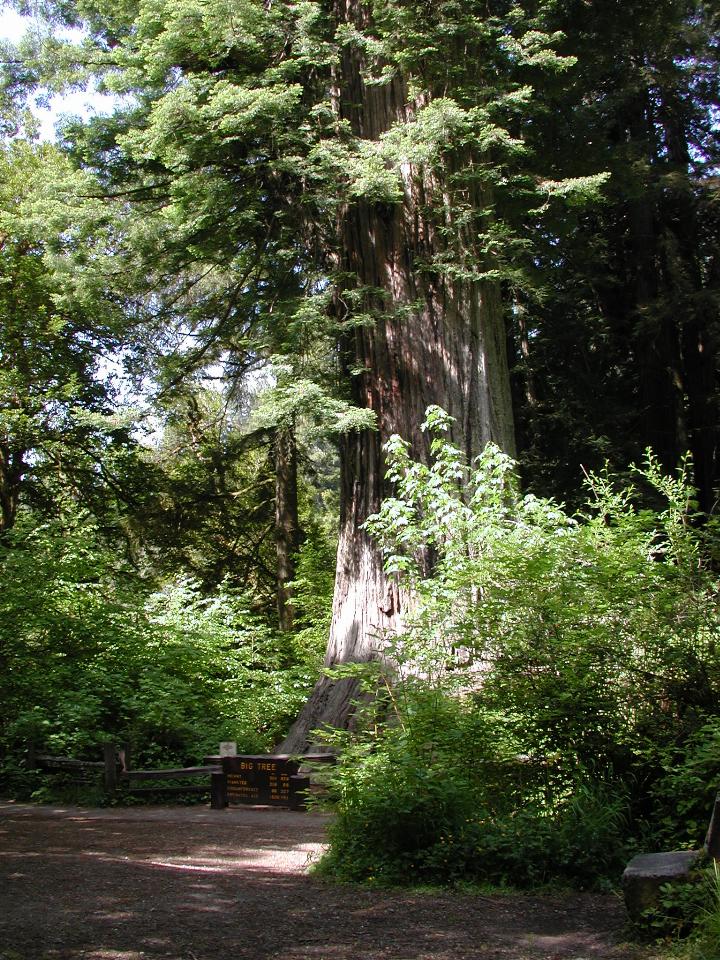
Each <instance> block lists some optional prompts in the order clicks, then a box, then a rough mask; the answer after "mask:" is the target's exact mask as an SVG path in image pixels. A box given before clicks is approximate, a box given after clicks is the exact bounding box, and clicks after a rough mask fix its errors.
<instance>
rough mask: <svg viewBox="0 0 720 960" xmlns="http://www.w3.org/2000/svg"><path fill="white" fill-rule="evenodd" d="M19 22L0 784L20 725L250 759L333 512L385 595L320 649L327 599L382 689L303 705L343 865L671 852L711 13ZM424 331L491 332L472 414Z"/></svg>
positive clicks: (681, 773)
mask: <svg viewBox="0 0 720 960" xmlns="http://www.w3.org/2000/svg"><path fill="white" fill-rule="evenodd" d="M19 9H20V10H21V11H22V10H23V9H24V8H23V7H22V5H20V6H19ZM35 12H36V15H38V16H42V17H44V18H45V19H44V20H42V23H43V24H44V25H42V26H38V24H39V23H41V20H39V19H36V20H35V21H34V27H33V29H32V30H31V31H30V33H29V34H28V36H27V37H26V39H25V40H24V41H22V42H21V43H20V44H19V45H17V46H16V47H11V46H10V45H5V49H4V52H3V64H4V66H3V70H4V73H3V76H4V86H3V101H2V104H3V112H2V124H3V142H2V152H1V156H0V163H1V165H2V171H1V173H0V507H1V508H2V513H1V520H0V575H1V577H2V592H1V593H0V668H1V669H0V694H1V696H2V702H3V715H2V720H1V721H0V752H1V754H2V760H1V763H2V768H1V770H2V773H1V775H2V783H3V789H4V790H5V791H6V792H8V793H14V794H15V795H18V796H21V795H34V796H36V797H42V796H44V795H46V794H44V793H43V790H44V789H46V788H45V787H43V786H42V785H41V784H40V782H39V781H37V780H36V779H35V776H36V775H35V774H33V773H32V772H30V771H29V770H28V769H27V766H26V759H27V751H28V747H29V745H30V744H32V743H34V744H37V745H42V746H43V747H44V748H46V749H48V750H51V751H52V752H56V753H61V754H62V753H67V754H69V755H74V756H85V757H88V758H92V759H94V758H95V757H96V755H97V753H98V750H99V746H100V744H102V743H103V742H105V741H108V740H115V741H131V742H132V743H133V750H134V755H135V757H136V761H137V763H138V765H140V764H146V765H151V764H157V765H162V764H172V763H176V762H180V763H189V762H193V761H196V760H198V759H199V758H201V757H202V756H203V755H204V754H205V753H208V752H214V750H215V749H216V745H217V742H218V741H219V740H236V741H237V742H238V748H239V749H240V750H241V751H244V752H258V751H265V750H269V749H271V748H272V747H273V745H274V744H276V743H278V742H279V741H280V740H281V739H282V737H283V736H284V735H285V734H286V733H287V730H288V728H289V726H290V724H291V722H292V720H293V719H294V718H295V717H296V716H297V715H298V713H299V712H300V710H301V708H302V706H303V704H304V703H305V702H306V700H307V698H308V697H309V696H311V691H312V690H313V688H315V690H317V689H318V687H316V686H315V685H316V683H317V682H318V678H319V677H320V674H321V668H322V663H323V657H324V656H325V655H326V645H327V642H328V635H329V632H330V630H331V619H333V613H332V611H333V583H334V582H335V571H336V552H337V546H338V535H339V532H340V530H341V526H342V529H344V530H346V529H348V527H347V523H348V516H349V515H350V512H349V511H350V507H349V506H348V505H349V504H353V510H356V514H353V516H356V515H357V516H359V517H360V518H361V520H363V521H364V520H365V519H366V517H367V515H368V514H371V513H372V514H375V515H376V516H377V515H379V517H380V519H379V520H377V519H376V520H374V521H373V520H370V522H369V524H367V525H366V524H364V523H360V522H358V523H357V524H356V527H355V528H354V529H355V533H356V536H357V538H359V539H360V538H368V537H370V538H371V539H372V543H373V544H374V545H375V546H374V547H373V549H374V550H375V551H376V552H377V556H378V557H380V556H381V555H382V556H383V557H384V559H385V562H386V563H385V573H384V574H383V575H382V576H383V577H387V578H388V581H387V582H388V583H391V584H392V585H393V590H396V592H397V596H399V597H405V598H407V597H412V601H411V602H410V603H407V607H406V615H405V619H404V625H403V630H402V633H401V634H400V635H399V636H394V635H393V634H392V633H391V632H388V633H387V634H386V635H382V636H377V635H376V636H373V637H372V640H373V643H374V644H375V647H374V653H375V654H376V656H375V657H374V658H373V657H369V656H367V655H366V651H365V648H363V652H362V655H357V656H356V655H354V653H353V649H350V648H347V649H346V648H342V647H338V639H337V629H338V628H337V624H338V623H339V622H340V619H341V618H340V616H339V614H338V607H337V604H338V595H339V594H338V593H336V609H335V617H334V619H333V623H334V624H335V626H334V627H333V630H334V631H335V633H334V634H333V635H334V636H335V641H334V643H335V646H334V647H333V646H331V650H335V651H337V650H341V653H340V654H339V655H335V654H333V655H331V654H330V653H328V655H327V657H326V666H330V667H332V668H335V670H336V673H335V676H334V678H333V679H332V681H331V682H332V683H343V682H351V683H352V689H353V690H354V691H357V690H362V689H366V690H368V691H372V692H373V694H374V696H373V698H372V699H371V701H370V702H371V703H372V704H373V706H369V707H367V709H366V711H365V712H364V713H363V712H361V713H360V714H356V715H355V718H354V722H353V726H352V732H351V733H348V732H347V731H339V732H337V733H335V734H327V735H326V739H327V740H328V742H330V743H331V744H332V745H334V746H336V747H339V748H341V756H342V758H343V759H342V760H341V762H340V763H339V764H338V766H337V767H336V768H335V772H334V773H333V775H332V776H333V778H334V779H333V781H332V783H331V784H330V785H329V790H330V796H331V798H333V800H334V802H335V804H336V809H337V811H338V819H337V821H336V823H337V826H336V828H335V834H334V837H333V849H332V855H331V858H330V861H328V862H329V863H330V864H331V868H332V869H333V870H334V871H335V873H336V874H339V875H341V876H346V877H349V878H351V879H367V878H368V877H380V878H384V879H386V880H389V881H392V882H395V881H397V880H406V879H408V878H409V879H413V880H420V881H424V880H437V879H440V880H443V881H447V880H456V879H458V878H468V877H469V878H475V879H486V880H487V879H491V880H493V881H498V882H512V883H519V884H534V883H542V882H545V881H547V880H550V879H553V878H558V877H560V878H562V879H565V880H570V881H571V882H574V883H578V884H585V885H588V884H593V883H597V882H603V878H608V877H612V876H614V875H615V873H616V872H617V869H618V866H619V865H620V864H621V863H622V862H623V861H624V858H625V857H626V856H627V854H628V851H631V850H632V849H634V848H637V847H638V846H640V845H645V846H655V847H657V846H662V845H667V844H675V845H677V844H692V843H697V842H698V839H699V838H700V836H701V834H702V833H703V832H704V829H705V826H706V814H707V813H709V810H710V806H711V800H712V797H713V795H714V792H715V791H716V790H717V787H718V784H719V781H720V752H719V745H720V713H719V712H718V702H719V700H718V693H719V692H720V691H719V685H720V654H718V649H717V641H718V610H717V554H718V540H717V523H716V513H717V510H716V496H717V486H718V457H717V439H718V438H717V433H718V415H717V414H718V357H717V344H718V298H719V292H720V245H719V244H720V194H719V192H718V184H719V183H720V181H719V180H718V162H719V157H718V129H719V128H718V112H717V111H718V75H717V52H718V30H717V28H718V14H717V12H716V11H715V9H714V7H713V5H711V4H705V3H701V2H694V0H693V2H680V0H659V2H655V3H647V2H635V0H631V2H623V3H606V4H602V5H598V4H589V3H586V2H583V0H560V2H556V0H552V2H551V0H536V2H530V0H528V2H525V0H523V2H519V3H510V2H508V3H504V2H499V3H494V2H493V3H483V4H479V3H477V4H476V3H463V4H460V3H454V2H441V3H435V4H432V5H430V4H427V3H424V2H420V0H402V2H396V3H385V2H380V0H378V2H373V3H367V4H360V3H355V2H347V3H339V2H338V3H324V2H322V3H321V2H301V3H277V2H273V3H265V4H262V3H257V2H254V0H242V2H237V3H234V4H226V3H224V2H223V0H213V2H212V3H197V2H194V0H182V2H175V3H163V2H160V0H152V2H145V3H141V4H135V3H133V2H127V3H122V4H114V5H109V4H107V3H105V2H103V0H95V2H92V0H83V2H69V3H53V2H48V3H47V4H45V5H43V6H42V9H40V8H38V9H36V11H35ZM80 27H82V30H83V32H82V33H75V34H67V33H65V34H63V33H62V32H59V31H60V30H61V28H80ZM348 78H350V79H352V80H353V83H355V85H356V86H355V87H353V88H352V89H350V85H349V80H348ZM88 83H94V84H97V85H98V89H101V90H105V91H110V92H113V93H114V94H116V95H117V97H118V100H117V110H116V111H115V113H114V114H113V115H112V116H108V117H101V116H98V117H94V118H91V119H89V120H88V119H84V120H83V119H77V118H76V119H73V118H68V119H67V120H66V121H65V122H64V123H63V124H62V125H61V128H60V131H59V138H58V142H57V144H54V145H47V144H39V143H38V142H37V141H36V139H35V138H34V134H33V120H32V117H31V115H30V114H29V112H28V103H29V99H30V98H32V97H35V96H38V95H42V91H47V90H62V89H67V88H69V87H72V86H77V85H82V84H88ZM373 109H375V110H376V111H377V112H376V113H373V112H372V110H373ZM383 111H384V114H383ZM380 116H383V123H382V124H380V122H379V120H378V119H377V118H379V117H380ZM373 124H375V126H374V125H373ZM410 213H412V217H411V216H410V215H409V214H410ZM398 237H399V238H400V239H399V240H398ZM368 238H372V244H369V240H368ZM356 241H357V246H355V243H356ZM370 246H371V247H372V250H373V253H372V257H374V258H376V259H377V262H374V261H373V270H370V268H369V266H368V264H369V262H370V260H371V254H370V252H369V248H370ZM384 267H387V271H386V272H383V270H384ZM373 271H374V272H373ZM388 278H389V279H388ZM408 278H410V279H409V280H408ZM401 279H402V282H400V281H401ZM403 284H404V285H403ZM476 294H478V297H477V303H479V304H480V306H479V307H478V310H479V312H480V315H481V320H480V321H478V323H480V326H478V327H476V326H474V324H475V320H474V319H472V320H471V319H469V318H470V317H471V312H469V311H470V308H469V307H468V306H467V305H468V304H472V303H475V302H476V300H474V299H473V297H475V295H476ZM438 305H441V306H438ZM465 308H467V309H466V310H465V312H463V310H464V309H465ZM433 311H434V312H433ZM472 316H473V317H474V314H473V315H472ZM453 324H455V325H456V327H457V329H459V330H460V331H461V333H460V334H458V336H459V337H460V339H459V341H458V342H460V343H461V347H460V348H459V353H458V355H459V356H465V355H466V353H467V351H471V350H474V349H475V346H474V344H475V341H476V340H481V339H482V337H483V336H485V337H486V339H487V340H488V341H490V340H491V339H492V337H491V336H490V334H489V333H488V331H489V330H492V331H494V333H493V334H492V336H494V337H495V340H496V341H497V342H496V343H495V348H496V354H495V356H496V357H499V356H502V365H503V369H504V364H505V363H506V364H507V396H506V397H505V394H503V393H502V390H501V389H500V388H498V389H497V390H495V387H493V386H492V384H490V386H489V388H488V396H489V397H490V407H491V408H493V409H491V415H489V422H491V427H490V428H489V434H488V435H487V436H485V435H483V433H482V430H480V431H479V432H478V431H477V430H475V433H474V434H473V437H474V439H472V441H471V438H470V435H471V433H472V430H471V429H470V427H471V426H472V421H473V418H474V417H475V411H474V410H472V409H470V410H469V411H468V409H467V404H465V406H463V403H465V401H464V400H462V398H461V400H462V402H461V400H458V399H457V395H456V394H455V393H453V389H452V387H451V386H450V387H448V389H447V399H448V405H449V407H453V404H454V405H455V406H454V407H453V409H451V410H450V413H451V414H452V417H451V418H449V419H448V418H446V417H445V414H444V413H443V412H442V411H441V410H440V409H439V408H440V407H442V406H443V403H441V402H440V401H441V400H442V399H443V398H442V397H436V396H435V394H433V393H432V390H433V389H434V386H433V385H432V384H430V386H429V387H427V390H425V387H423V388H422V389H420V388H419V387H418V383H420V382H421V381H422V376H421V374H422V371H420V373H418V372H417V370H416V371H415V375H416V377H417V379H416V380H415V381H414V380H412V378H411V377H410V374H409V373H408V371H409V370H411V368H412V367H413V363H412V361H413V342H415V344H416V345H417V350H418V356H419V355H420V354H419V351H420V344H421V342H424V341H423V337H422V331H425V330H430V329H434V327H433V325H435V326H439V327H444V328H446V329H447V330H450V328H451V327H452V325H453ZM483 324H485V326H483ZM423 325H424V326H423ZM378 331H383V337H384V338H385V339H384V340H382V341H381V336H380V333H379V332H378ZM463 331H465V332H467V331H472V337H471V338H470V339H469V340H468V341H467V344H465V345H462V344H463V343H464V341H463V340H462V337H463V336H464V335H465V334H464V333H463ZM391 333H392V334H393V335H394V336H396V338H397V339H396V340H395V341H393V342H395V343H396V345H397V344H399V346H396V347H395V348H393V349H396V351H398V352H399V353H401V354H402V356H401V357H400V359H398V358H397V357H394V356H393V354H392V349H390V348H388V350H387V352H388V357H389V358H390V359H388V360H387V361H386V366H383V365H382V363H383V362H382V360H381V353H382V351H381V349H380V345H381V342H382V343H383V344H387V343H391V341H392V338H391V336H390V334H391ZM473 337H474V338H475V339H474V340H473V339H472V338H473ZM414 338H415V339H414ZM498 344H499V345H498ZM391 345H392V343H391ZM448 349H449V348H448ZM472 355H473V356H475V354H474V353H473V354H472ZM448 356H450V354H449V353H448ZM393 364H394V366H393ZM416 366H417V365H416ZM450 367H451V364H450V363H449V362H448V364H446V370H447V371H450ZM393 371H394V372H393ZM397 371H400V373H401V374H402V375H403V376H406V377H407V378H406V379H405V380H403V379H402V377H401V376H400V374H397ZM396 374H397V376H395V375H396ZM394 376H395V379H393V377H394ZM447 376H448V379H451V378H450V372H448V374H447ZM483 376H484V377H486V378H488V380H491V379H492V377H491V376H490V374H489V373H488V371H487V370H486V369H485V368H484V367H483V364H482V362H480V361H478V362H477V364H476V365H475V366H474V367H473V372H472V377H476V378H480V379H482V377H483ZM398 377H399V379H398ZM472 377H471V379H472ZM431 379H432V378H431V377H430V375H428V377H427V378H426V380H427V381H428V382H429V381H430V380H431ZM425 386H427V384H426V385H425ZM469 395H472V394H469ZM502 397H505V399H502ZM409 398H412V403H410V402H409ZM499 398H500V399H499ZM428 399H429V400H431V401H433V402H432V403H426V402H425V401H426V400H428ZM493 405H494V407H493ZM426 406H429V414H428V416H429V419H428V421H427V423H426V425H425V429H424V430H422V431H421V428H420V425H421V422H422V420H423V417H424V416H425V408H426ZM399 410H401V414H400V413H398V411H399ZM463 410H464V411H465V413H466V414H467V424H466V423H465V422H464V420H463V414H461V411H463ZM493 418H495V419H493ZM404 424H407V425H408V426H407V430H400V432H401V433H403V437H404V440H405V441H407V444H405V443H403V442H401V441H400V440H398V439H397V438H395V439H390V435H391V434H394V433H397V432H398V430H399V429H400V426H399V425H404ZM497 424H500V426H499V427H497ZM513 424H514V428H513V427H512V425H513ZM508 425H510V426H508ZM479 437H480V438H481V439H483V443H482V444H481V445H480V446H482V447H484V440H486V439H493V440H495V441H496V443H497V444H498V446H493V445H490V446H488V447H486V448H485V450H484V452H483V453H482V456H481V459H480V460H479V461H477V460H475V459H474V458H475V457H476V455H477V454H479V453H480V446H479V445H478V438H479ZM388 440H389V441H390V446H389V447H387V446H385V453H384V454H383V455H382V458H381V455H380V452H379V451H380V444H381V442H382V444H387V442H388ZM501 448H502V449H501ZM648 450H650V451H651V452H650V453H648ZM633 464H635V465H639V466H637V467H635V466H633ZM388 469H389V471H390V472H389V477H388V479H387V480H384V479H383V476H384V474H385V472H386V471H387V470H388ZM353 471H354V472H353ZM371 474H372V476H371ZM370 480H372V481H373V483H374V486H373V487H372V492H371V494H368V496H367V497H366V500H365V501H363V503H362V509H361V507H360V506H358V504H360V500H359V499H357V497H356V493H354V492H353V490H355V487H353V484H355V483H356V482H357V483H365V482H366V481H367V482H368V483H369V482H370ZM368 489H369V488H368ZM353 497H356V499H355V500H353V499H352V498H353ZM381 501H382V503H381ZM363 509H365V513H364V514H362V510H363ZM358 511H359V512H358ZM341 542H342V541H341ZM343 549H344V548H342V547H341V554H340V560H339V561H338V582H339V583H341V584H342V590H343V591H345V594H347V583H346V582H345V581H347V579H348V578H350V579H352V577H353V576H355V575H356V574H348V573H347V571H348V570H351V569H352V570H356V568H357V569H359V566H358V564H359V561H358V559H357V557H358V556H359V554H357V555H355V556H353V555H352V554H351V553H345V554H343ZM343 556H345V558H346V562H345V563H344V565H343ZM347 558H350V559H347ZM351 561H352V562H351ZM353 564H355V566H353ZM343 570H344V571H345V574H344V577H345V581H343ZM369 579H372V577H369ZM379 582H380V580H378V583H379ZM383 582H384V581H383ZM380 593H381V591H379V590H378V591H377V596H376V594H374V593H373V594H372V595H371V594H368V595H367V597H371V599H372V602H373V603H375V604H376V606H377V605H380V606H382V604H383V603H385V602H386V600H384V599H382V598H381V597H380ZM345 594H344V595H345ZM393 597H396V594H393ZM373 598H374V599H373ZM365 602H366V603H370V602H371V600H369V599H367V598H366V601H365ZM390 602H391V601H390V600H388V601H387V603H390ZM392 602H393V603H395V602H396V600H392ZM383 609H384V608H383ZM393 613H395V611H393ZM365 639H366V638H365ZM363 642H365V640H364V641H363ZM358 649H359V648H357V649H355V654H357V653H358ZM382 652H384V656H385V658H387V657H389V658H390V660H389V661H388V660H387V659H381V660H380V661H379V662H375V663H369V664H368V663H366V662H365V661H368V660H372V659H375V660H377V654H379V653H382ZM356 661H363V663H361V664H360V665H359V666H358V665H355V666H353V665H352V664H353V663H355V662H356ZM388 662H391V663H392V664H394V666H393V669H392V670H388V669H386V666H387V663H388ZM348 663H349V664H350V666H348V665H347V664H348ZM312 696H314V694H312ZM388 718H389V719H388ZM528 838H531V841H530V840H529V839H528ZM519 849H522V851H523V853H522V857H520V856H518V850H519Z"/></svg>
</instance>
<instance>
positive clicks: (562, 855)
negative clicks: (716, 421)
mask: <svg viewBox="0 0 720 960" xmlns="http://www.w3.org/2000/svg"><path fill="white" fill-rule="evenodd" d="M448 425H449V421H448V418H447V415H446V414H444V412H443V411H441V410H439V409H437V408H434V409H432V408H431V409H430V410H429V411H428V417H427V421H426V423H425V425H424V429H427V430H429V431H430V432H431V435H432V445H431V446H432V454H433V462H432V463H431V464H430V465H424V464H421V463H418V462H416V461H414V460H412V459H411V457H410V455H409V450H408V446H407V444H406V443H405V442H404V441H402V440H401V439H400V438H398V437H394V438H393V439H392V440H391V441H390V443H389V444H388V445H387V456H388V475H389V477H390V478H391V479H392V480H393V481H394V483H395V486H396V496H395V497H394V498H391V499H389V500H386V501H385V502H384V503H383V505H382V507H381V509H380V512H379V513H378V515H377V516H376V517H374V518H371V520H370V521H368V526H369V528H370V529H371V531H372V532H373V534H374V535H375V537H376V538H377V539H378V540H379V542H380V543H381V545H382V547H383V550H384V552H385V555H386V568H387V570H388V572H389V573H391V574H392V575H394V576H395V577H397V579H398V581H399V584H400V586H401V589H403V590H404V591H405V595H406V597H407V609H408V611H409V612H408V614H407V619H406V629H405V632H404V633H403V634H402V635H401V636H399V637H396V638H385V639H384V640H383V639H382V638H379V644H380V649H381V651H382V654H383V657H384V665H383V666H382V668H380V672H379V674H378V675H376V676H375V679H374V680H373V677H372V676H371V675H368V676H367V677H366V680H365V682H366V683H371V685H374V687H375V688H376V689H378V690H381V691H384V694H383V698H382V699H384V702H385V704H386V706H387V707H388V713H387V715H386V716H385V717H383V716H382V715H378V714H377V712H376V713H375V714H374V715H373V716H368V718H367V722H366V725H365V727H364V728H363V729H362V730H360V731H359V732H357V733H355V734H353V735H345V736H344V738H340V740H338V741H337V742H338V745H339V746H341V747H342V753H341V757H340V761H339V764H338V766H337V767H336V768H335V770H334V771H333V772H332V773H331V774H330V778H331V780H330V791H331V796H332V798H333V802H334V804H335V805H336V808H337V821H336V824H335V826H334V827H333V828H332V833H331V839H332V845H331V850H330V854H329V858H328V860H327V864H326V868H327V869H330V870H332V871H334V872H336V873H338V874H339V875H341V876H352V877H354V878H355V879H358V878H361V877H362V878H368V877H371V876H372V877H376V878H382V879H384V880H389V881H392V882H399V881H404V880H422V879H433V880H455V879H458V878H472V879H489V880H493V881H496V882H507V883H513V884H518V885H528V884H537V883H543V882H547V881H550V880H558V879H561V880H565V881H570V882H573V883H576V884H580V885H588V884H593V883H597V882H603V881H605V882H607V881H614V880H615V879H616V878H617V876H618V875H619V871H620V870H621V867H622V865H623V863H624V862H625V860H626V858H627V853H628V850H629V849H631V848H632V846H633V845H636V844H640V843H643V844H647V843H655V844H658V843H672V844H675V845H677V844H678V843H680V842H682V843H691V844H697V843H699V842H701V840H702V836H703V834H704V831H705V829H706V826H707V820H708V818H709V813H710V809H711V805H712V804H711V797H712V794H713V793H714V791H715V790H716V789H717V778H718V776H719V775H720V769H719V768H718V762H717V748H716V742H715V741H716V738H717V715H716V703H717V696H718V692H719V688H720V663H719V662H718V657H717V654H716V642H717V638H718V633H719V631H720V619H719V618H718V607H717V582H716V576H715V574H714V572H713V569H712V566H711V565H710V564H708V562H707V560H706V558H707V557H708V552H709V548H710V546H711V544H710V543H709V540H708V538H709V537H710V536H711V534H710V533H708V532H706V531H703V529H702V528H700V527H698V526H696V525H694V524H693V522H692V510H693V506H694V496H693V491H692V489H691V488H690V487H689V486H688V483H687V479H686V473H685V471H680V472H679V473H678V474H677V475H676V476H674V477H670V476H666V475H665V474H663V472H662V471H661V470H660V469H659V467H658V465H657V464H656V462H655V461H654V460H653V459H652V457H651V456H648V459H647V462H646V464H645V466H644V467H643V468H641V469H637V470H636V471H635V474H636V477H637V486H636V487H635V488H624V489H623V488H619V489H618V488H617V487H616V485H615V484H614V483H613V481H612V478H611V477H609V476H607V475H604V474H603V475H591V476H589V477H588V481H587V484H588V501H587V505H586V509H585V512H584V513H583V514H581V515H579V516H578V517H571V516H569V515H568V514H567V513H566V512H565V511H564V510H563V508H562V507H561V506H560V505H558V504H557V503H555V502H553V501H550V500H541V499H539V498H536V497H534V496H531V495H523V494H522V493H521V492H520V489H519V486H518V483H517V479H516V475H515V467H514V464H513V463H512V461H511V460H510V459H509V458H508V457H507V456H505V455H504V454H502V453H501V452H500V451H499V450H497V448H494V447H493V446H492V445H489V446H488V447H487V448H486V450H485V451H484V453H483V454H482V455H481V456H480V457H479V458H478V461H477V462H476V463H475V464H473V465H471V466H468V465H467V464H466V463H465V461H464V458H463V456H462V454H461V453H460V452H459V451H458V450H457V449H456V448H454V447H453V446H452V445H451V444H450V443H449V442H448V441H447V440H446V439H445V437H444V432H445V430H446V429H447V428H448ZM643 490H644V491H646V492H647V491H650V492H651V493H652V495H653V496H654V497H655V498H656V499H659V498H662V499H663V500H664V507H663V508H661V509H659V510H650V509H648V508H646V507H644V506H643V501H642V497H641V493H642V491H643ZM358 670H360V673H361V674H362V672H363V670H364V668H357V667H355V668H352V670H351V671H350V672H351V673H352V672H357V671H358ZM346 672H347V671H346ZM375 710H377V707H376V708H375ZM703 717H705V719H704V720H703ZM346 741H347V742H346Z"/></svg>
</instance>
